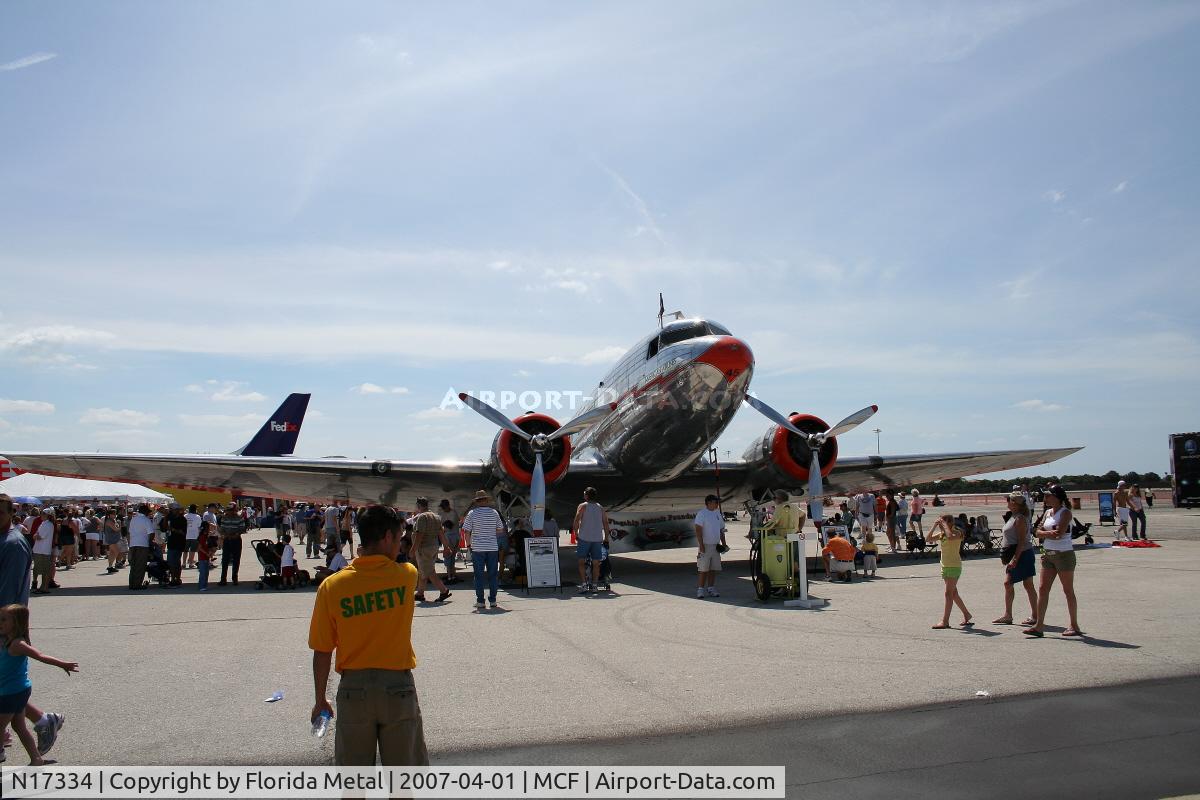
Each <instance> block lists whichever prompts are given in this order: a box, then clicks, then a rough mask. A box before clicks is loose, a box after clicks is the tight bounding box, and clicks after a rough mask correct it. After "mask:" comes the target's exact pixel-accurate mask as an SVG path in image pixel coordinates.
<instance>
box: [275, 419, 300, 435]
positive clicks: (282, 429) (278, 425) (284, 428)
mask: <svg viewBox="0 0 1200 800" xmlns="http://www.w3.org/2000/svg"><path fill="white" fill-rule="evenodd" d="M267 424H268V425H270V426H271V430H272V431H275V432H278V433H295V432H296V431H298V430H300V426H299V425H297V424H296V423H294V422H276V421H275V420H271V421H270V422H268V423H267Z"/></svg>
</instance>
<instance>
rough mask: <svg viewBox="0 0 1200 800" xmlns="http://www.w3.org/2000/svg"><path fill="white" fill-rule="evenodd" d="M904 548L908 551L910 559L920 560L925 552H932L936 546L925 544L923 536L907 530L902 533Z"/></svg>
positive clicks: (912, 530)
mask: <svg viewBox="0 0 1200 800" xmlns="http://www.w3.org/2000/svg"><path fill="white" fill-rule="evenodd" d="M904 548H905V549H906V550H908V555H909V557H910V558H920V557H921V556H923V555H925V551H926V550H929V551H930V552H933V551H934V550H935V549H936V548H937V545H936V544H932V543H930V542H927V541H926V540H925V537H924V536H921V535H920V534H918V533H917V532H916V530H914V529H912V528H909V529H908V530H906V531H905V532H904Z"/></svg>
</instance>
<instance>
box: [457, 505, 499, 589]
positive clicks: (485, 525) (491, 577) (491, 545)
mask: <svg viewBox="0 0 1200 800" xmlns="http://www.w3.org/2000/svg"><path fill="white" fill-rule="evenodd" d="M506 530H507V529H506V527H505V525H504V520H503V518H501V516H500V512H499V511H497V510H496V509H494V508H492V498H491V495H489V494H488V493H487V492H485V491H483V490H482V489H480V490H479V491H478V492H476V493H475V503H474V505H473V506H472V507H471V510H470V511H468V512H467V518H466V519H464V520H463V524H462V534H463V544H464V545H465V546H466V547H467V548H469V549H470V551H471V564H472V567H473V569H474V572H475V608H478V609H483V608H484V605H483V573H484V570H485V569H486V570H487V579H488V604H489V605H490V606H491V607H492V608H498V607H499V606H498V605H497V603H496V591H497V589H498V588H499V587H498V576H497V573H498V570H499V557H500V552H499V551H500V548H499V545H498V544H497V541H496V536H497V534H499V533H502V532H505V531H506Z"/></svg>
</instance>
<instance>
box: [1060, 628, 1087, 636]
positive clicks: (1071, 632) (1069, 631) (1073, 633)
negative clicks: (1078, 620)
mask: <svg viewBox="0 0 1200 800" xmlns="http://www.w3.org/2000/svg"><path fill="white" fill-rule="evenodd" d="M1062 635H1063V636H1083V631H1077V630H1075V629H1074V628H1067V629H1066V630H1065V631H1063V632H1062Z"/></svg>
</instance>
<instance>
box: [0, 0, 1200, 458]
mask: <svg viewBox="0 0 1200 800" xmlns="http://www.w3.org/2000/svg"><path fill="white" fill-rule="evenodd" d="M1198 74H1200V5H1198V4H1196V3H1190V2H1146V3H1121V2H1113V3H1087V2H1061V1H1056V0H1050V1H1046V0H1038V2H1027V3H1023V2H1006V3H987V2H979V3H960V2H945V3H942V2H896V3H889V2H863V3H859V2H829V3H820V2H808V3H786V2H746V3H737V4H731V3H724V2H712V3H706V2H688V3H679V2H662V3H652V4H644V3H633V2H627V3H626V2H608V3H594V2H580V3H551V2H547V3H539V2H522V3H492V2H487V3H484V2H479V3H471V2H455V3H395V2H378V3H376V2H358V3H353V4H334V3H313V2H257V3H251V4H246V3H240V2H219V1H218V2H203V3H201V2H175V3H158V2H119V3H118V2H103V1H101V2H96V3H88V4H78V3H67V2H54V1H53V0H51V1H49V2H46V1H42V0H39V1H38V2H19V1H18V2H13V1H11V0H10V2H6V3H4V4H3V6H2V7H0V278H3V282H4V285H5V286H6V287H7V292H6V293H5V302H4V303H3V304H2V305H0V368H2V369H3V371H4V374H5V376H6V377H5V380H4V381H3V382H0V452H3V450H4V449H9V450H54V451H60V450H79V451H106V452H109V451H118V452H182V453H192V452H229V451H231V450H234V449H236V448H237V447H240V446H241V445H242V444H244V443H245V442H246V440H247V439H249V437H250V436H251V435H252V433H253V432H254V431H255V430H257V428H258V427H259V426H260V425H261V424H262V422H263V421H264V420H265V419H266V417H267V415H268V414H269V413H270V412H271V411H272V410H273V409H274V408H275V406H276V405H277V404H278V403H279V402H280V401H281V400H282V399H283V397H285V396H286V395H287V394H288V393H289V392H292V391H307V392H312V394H313V399H312V403H311V406H310V411H309V415H308V418H307V419H306V421H305V424H304V428H303V431H302V433H301V435H300V440H299V445H298V448H297V454H299V455H304V456H324V455H346V456H352V457H361V456H365V457H371V458H376V457H388V458H397V459H414V460H432V459H441V458H461V459H484V458H486V457H487V452H488V448H489V446H490V444H491V441H492V438H493V436H494V434H495V430H494V429H493V428H492V427H491V426H490V424H489V423H488V422H486V421H485V420H483V419H482V418H479V417H477V416H476V415H474V414H473V413H471V412H469V411H467V412H461V411H458V410H456V409H454V408H447V407H446V405H447V404H446V403H445V402H444V399H445V398H446V396H447V393H448V392H455V391H463V390H469V391H477V392H478V391H492V392H496V393H500V392H505V391H510V392H513V393H514V394H517V395H518V396H519V393H520V392H522V391H531V392H535V393H537V394H538V396H539V398H545V396H546V393H548V392H564V393H565V392H583V393H587V392H589V391H590V390H591V389H592V388H593V387H594V386H595V385H596V383H597V382H598V381H599V380H600V378H601V377H602V376H603V374H604V372H605V371H606V369H607V367H608V366H610V365H611V364H612V363H614V362H615V361H616V359H617V357H618V356H619V355H620V354H621V353H622V352H624V351H625V350H626V349H628V348H629V347H630V346H632V345H633V344H634V343H635V342H636V341H637V340H638V339H639V338H640V337H642V336H644V335H646V334H648V333H649V332H650V331H651V330H653V329H654V328H655V327H656V325H657V322H656V315H657V311H658V293H659V292H662V293H663V295H664V296H665V303H666V307H667V310H668V311H672V310H675V309H680V310H682V311H684V312H685V313H687V314H688V315H694V316H702V317H707V318H711V319H715V320H718V321H720V322H721V323H722V324H724V325H725V326H726V327H728V328H730V329H731V330H732V331H733V332H734V333H735V334H736V335H737V336H739V337H740V338H742V339H744V340H745V341H746V342H748V343H749V345H750V346H751V348H752V349H753V351H754V354H755V361H756V367H755V375H754V380H753V390H754V392H755V394H756V395H757V396H758V397H760V398H761V399H763V400H765V401H766V402H768V403H770V404H772V405H774V406H775V407H776V408H778V409H780V410H781V411H785V412H788V411H800V412H805V413H812V414H816V415H817V416H820V417H822V418H824V419H826V420H827V421H828V422H830V423H833V422H834V421H836V420H838V419H840V418H842V417H843V416H845V415H847V414H849V413H851V412H853V411H855V410H857V409H859V408H862V407H863V406H865V405H869V404H872V403H874V404H877V405H878V406H879V408H880V410H879V413H878V414H877V415H876V416H875V417H874V418H873V419H872V420H871V422H870V423H869V424H867V425H864V426H862V427H861V428H860V429H858V430H856V431H854V432H852V433H849V434H847V435H845V436H843V437H842V439H841V442H840V446H841V453H842V454H843V455H865V454H873V453H875V452H876V447H877V441H876V439H877V437H876V434H875V433H874V432H873V431H874V429H875V428H878V429H879V430H880V433H879V434H878V447H879V450H880V451H881V452H882V453H883V454H885V455H886V454H889V453H892V454H910V453H943V452H944V453H951V452H964V451H972V450H994V449H1023V448H1033V447H1059V446H1080V445H1082V446H1085V449H1084V450H1083V451H1081V452H1080V453H1078V454H1076V455H1073V456H1070V457H1068V458H1067V459H1064V460H1063V461H1060V462H1058V463H1057V464H1056V465H1054V467H1052V468H1041V470H1035V471H1041V472H1045V473H1050V472H1055V473H1070V474H1076V473H1083V472H1095V473H1101V472H1105V471H1107V470H1109V469H1117V470H1118V471H1121V472H1124V471H1127V470H1137V471H1149V470H1154V471H1158V472H1160V473H1161V472H1166V471H1168V469H1169V468H1168V463H1167V436H1168V434H1169V433H1172V432H1182V431H1194V430H1197V429H1200V415H1198V409H1197V403H1196V401H1195V397H1196V396H1197V393H1198V391H1200V370H1197V367H1198V366H1200V323H1198V321H1197V319H1198V318H1197V315H1196V313H1195V310H1194V308H1193V307H1192V306H1189V305H1187V303H1184V302H1180V301H1182V300H1183V299H1184V298H1187V297H1191V298H1193V301H1188V302H1194V299H1195V298H1196V297H1197V296H1200V291H1198V290H1200V277H1198V270H1197V266H1200V258H1198V256H1200V224H1198V223H1200V219H1198V213H1197V212H1198V210H1200V194H1198V193H1197V192H1196V186H1197V185H1200V148H1197V146H1196V142H1197V141H1200V124H1198V123H1200V119H1198V114H1200V106H1197V104H1196V102H1195V76H1196V75H1198ZM504 410H505V411H506V412H510V413H511V414H512V415H513V416H516V415H517V414H519V413H521V412H522V411H523V410H524V409H523V408H521V407H519V404H510V405H508V406H507V407H506V408H505V409H504ZM555 416H557V417H558V418H559V420H560V421H565V420H566V418H568V417H569V416H570V411H569V409H565V410H563V411H561V412H555ZM768 426H769V424H768V423H767V422H766V421H765V420H764V419H763V418H761V417H760V416H758V415H757V414H756V413H755V412H754V411H753V410H752V409H749V408H743V409H742V410H741V411H740V412H739V413H738V415H737V417H736V418H735V420H734V422H733V423H732V424H731V426H730V427H729V429H728V430H727V431H726V433H725V435H724V436H723V437H722V439H721V441H720V442H719V443H718V445H717V448H718V451H719V454H720V455H721V457H722V458H725V457H727V454H732V456H733V457H737V455H739V454H740V453H741V452H742V451H743V450H744V449H745V447H746V446H747V445H748V444H749V443H750V442H751V440H753V439H755V438H756V437H758V436H761V435H762V434H763V433H764V432H765V431H766V429H767V428H768Z"/></svg>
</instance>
